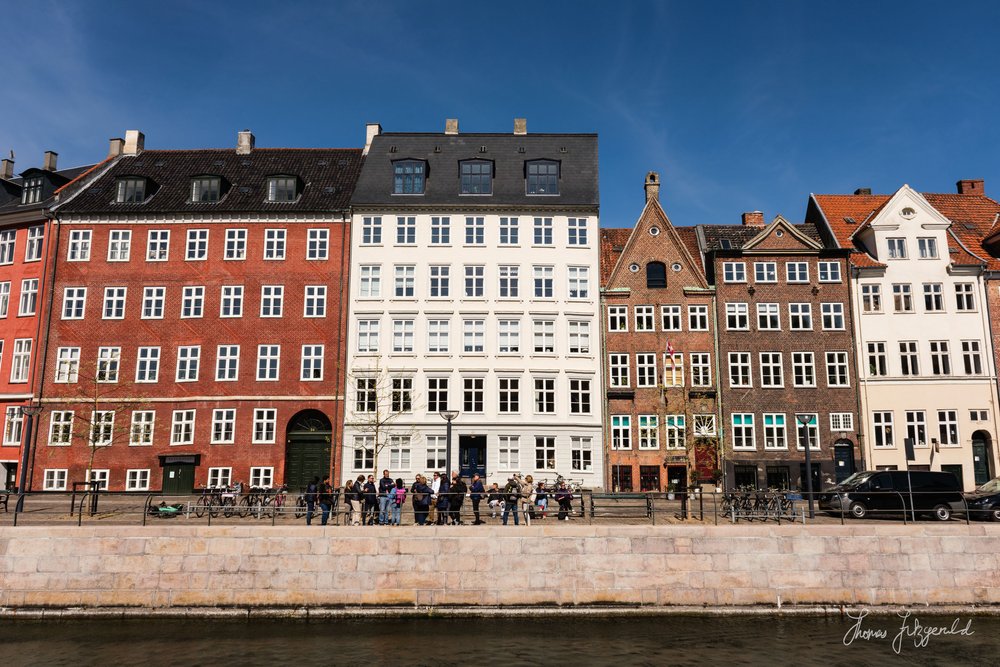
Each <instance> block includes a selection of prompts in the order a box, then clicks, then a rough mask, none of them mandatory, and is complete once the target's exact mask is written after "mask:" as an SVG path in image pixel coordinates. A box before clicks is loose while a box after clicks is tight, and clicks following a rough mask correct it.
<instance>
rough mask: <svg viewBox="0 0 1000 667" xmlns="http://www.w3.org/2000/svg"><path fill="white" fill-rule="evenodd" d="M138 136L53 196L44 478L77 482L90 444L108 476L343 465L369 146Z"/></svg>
mask: <svg viewBox="0 0 1000 667" xmlns="http://www.w3.org/2000/svg"><path fill="white" fill-rule="evenodd" d="M143 143H144V141H143V137H142V135H141V134H140V133H138V132H135V131H130V132H129V133H128V134H127V135H126V140H125V141H124V142H122V141H120V140H118V142H117V152H118V153H119V155H117V156H115V157H114V158H113V159H112V160H111V161H110V162H109V163H108V164H107V165H106V166H105V167H103V172H101V173H100V175H99V176H98V177H97V178H96V179H95V180H94V182H93V183H92V184H91V185H90V186H89V187H87V188H85V189H83V190H82V191H81V192H79V193H77V194H75V195H72V196H69V197H68V198H67V199H66V200H65V201H64V202H62V203H61V204H60V205H59V206H58V208H57V209H56V216H57V222H58V225H57V229H56V243H57V247H56V253H57V255H56V257H57V262H56V270H55V284H54V289H53V291H52V297H51V298H52V302H51V310H52V313H51V315H52V316H51V324H50V329H49V333H48V340H47V342H46V346H45V358H44V364H43V366H42V367H41V369H40V372H41V374H42V378H43V382H44V384H43V389H42V402H43V405H44V407H45V411H44V412H43V414H42V416H41V418H40V420H39V421H40V428H39V429H38V432H37V436H38V437H37V438H36V440H35V450H36V455H35V461H34V466H33V474H34V480H35V488H44V489H51V490H57V489H63V488H68V487H69V485H71V484H72V483H73V482H77V481H83V480H84V479H85V478H86V473H87V469H88V463H89V458H90V449H91V447H90V443H91V442H93V443H98V444H100V445H101V446H99V447H96V454H95V456H94V461H93V467H92V470H93V472H92V474H91V477H92V478H93V479H96V480H99V481H101V482H103V483H105V484H106V486H107V488H109V489H110V490H136V491H138V490H147V489H149V490H157V489H161V488H162V489H163V490H164V491H167V492H171V491H173V492H187V491H190V490H191V488H192V487H193V486H202V485H205V484H209V485H216V484H226V483H229V482H235V481H242V482H250V483H252V484H259V485H263V486H270V485H273V484H278V483H281V482H282V481H284V482H286V483H289V484H290V486H293V487H295V486H298V485H300V484H303V483H304V480H305V479H307V478H309V477H311V476H312V475H314V474H316V475H318V474H321V473H327V472H332V465H333V464H332V461H335V460H338V456H337V454H338V452H337V448H338V447H339V441H340V433H341V428H342V422H343V414H342V395H341V389H340V388H341V387H343V385H344V377H343V375H342V373H343V364H344V359H343V354H344V344H343V340H342V336H343V332H344V329H345V325H346V322H345V312H346V311H345V309H344V300H343V297H344V291H345V290H346V288H347V284H348V281H347V270H348V269H347V267H348V266H349V263H348V262H349V252H350V247H349V246H350V230H349V219H350V218H349V213H348V210H349V201H350V196H351V193H352V191H353V188H354V185H355V182H356V180H357V176H358V173H359V170H360V165H361V162H362V151H361V150H360V149H263V148H256V147H255V146H254V141H253V135H252V134H250V133H249V132H241V133H240V136H239V141H238V145H237V148H236V149H235V150H234V149H231V148H230V149H221V150H172V151H171V150H144V146H143ZM115 145H116V144H115V142H114V141H113V150H114V147H115ZM331 450H333V451H331Z"/></svg>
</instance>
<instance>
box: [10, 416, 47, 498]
mask: <svg viewBox="0 0 1000 667" xmlns="http://www.w3.org/2000/svg"><path fill="white" fill-rule="evenodd" d="M18 410H20V411H21V415H22V416H24V417H27V418H28V423H27V424H25V426H24V444H22V445H21V467H20V469H19V470H18V471H17V505H16V506H15V507H14V514H19V513H20V512H21V511H22V510H23V509H24V490H25V486H26V485H27V480H28V453H29V452H30V450H31V424H32V421H33V420H34V418H35V417H36V416H38V415H39V414H41V412H42V406H40V405H35V404H33V403H29V404H28V405H22V406H20V407H19V408H18Z"/></svg>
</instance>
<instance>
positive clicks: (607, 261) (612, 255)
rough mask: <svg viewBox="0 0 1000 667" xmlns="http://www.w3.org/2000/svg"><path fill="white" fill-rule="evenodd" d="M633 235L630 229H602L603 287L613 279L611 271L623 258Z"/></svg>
mask: <svg viewBox="0 0 1000 667" xmlns="http://www.w3.org/2000/svg"><path fill="white" fill-rule="evenodd" d="M631 234H632V229H631V228H630V227H605V228H603V229H601V285H602V286H603V285H606V284H607V282H608V278H610V277H611V270H612V269H614V268H615V263H616V262H617V261H618V258H619V257H621V254H622V251H623V250H624V249H625V244H626V243H627V242H628V237H629V236H630V235H631Z"/></svg>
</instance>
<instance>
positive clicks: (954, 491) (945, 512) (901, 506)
mask: <svg viewBox="0 0 1000 667" xmlns="http://www.w3.org/2000/svg"><path fill="white" fill-rule="evenodd" d="M911 491H912V493H911ZM911 503H912V505H911ZM819 507H820V509H821V510H824V511H826V512H829V513H831V514H840V513H841V512H846V513H849V514H850V515H851V516H853V517H854V518H856V519H863V518H865V517H866V516H868V515H869V514H871V515H873V516H879V515H883V514H902V513H904V512H906V513H907V514H910V513H911V511H912V512H915V513H917V514H930V515H932V516H933V517H934V518H935V519H939V520H941V521H947V520H948V519H950V518H951V515H952V513H953V512H956V511H964V510H965V502H964V500H963V497H962V491H961V488H960V486H959V484H958V478H957V477H955V476H954V475H953V474H951V473H950V472H924V471H912V472H906V471H905V470H874V471H872V470H867V471H865V472H858V473H855V474H853V475H851V476H850V477H848V478H847V479H845V480H844V481H843V482H841V483H840V484H838V485H837V486H835V487H833V488H831V489H828V490H827V491H824V492H823V493H821V494H819Z"/></svg>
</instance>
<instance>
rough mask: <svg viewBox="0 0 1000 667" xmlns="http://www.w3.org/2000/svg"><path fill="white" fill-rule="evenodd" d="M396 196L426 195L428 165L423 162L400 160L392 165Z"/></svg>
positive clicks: (393, 187) (393, 192)
mask: <svg viewBox="0 0 1000 667" xmlns="http://www.w3.org/2000/svg"><path fill="white" fill-rule="evenodd" d="M392 167H393V169H392V173H393V183H392V194H394V195H422V194H424V178H425V176H426V172H427V163H425V162H424V161H423V160H398V161H396V162H393V163H392Z"/></svg>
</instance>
